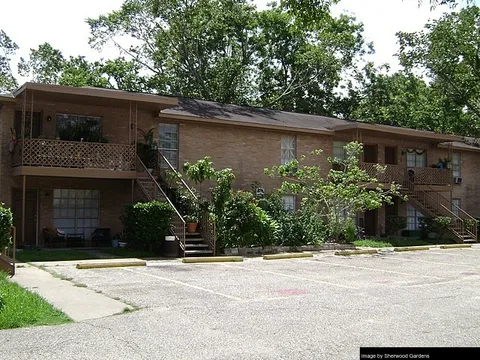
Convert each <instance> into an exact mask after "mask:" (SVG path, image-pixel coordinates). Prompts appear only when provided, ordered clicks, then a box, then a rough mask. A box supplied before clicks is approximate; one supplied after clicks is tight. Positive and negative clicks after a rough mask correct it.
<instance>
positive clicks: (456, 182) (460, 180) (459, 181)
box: [453, 177, 462, 184]
mask: <svg viewBox="0 0 480 360" xmlns="http://www.w3.org/2000/svg"><path fill="white" fill-rule="evenodd" d="M453 182H454V183H455V184H461V183H462V178H461V177H454V178H453Z"/></svg>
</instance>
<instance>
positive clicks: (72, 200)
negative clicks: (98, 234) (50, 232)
mask: <svg viewBox="0 0 480 360" xmlns="http://www.w3.org/2000/svg"><path fill="white" fill-rule="evenodd" d="M99 201H100V191H98V190H80V189H54V190H53V226H54V227H56V228H58V229H60V230H62V231H64V232H65V233H66V234H83V236H84V238H85V239H88V238H90V236H91V235H92V232H93V230H95V228H97V227H98V218H99V215H98V213H99V207H100V205H99Z"/></svg>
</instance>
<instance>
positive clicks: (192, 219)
mask: <svg viewBox="0 0 480 360" xmlns="http://www.w3.org/2000/svg"><path fill="white" fill-rule="evenodd" d="M185 222H186V223H187V232H189V233H194V232H196V231H197V227H198V216H197V215H185Z"/></svg>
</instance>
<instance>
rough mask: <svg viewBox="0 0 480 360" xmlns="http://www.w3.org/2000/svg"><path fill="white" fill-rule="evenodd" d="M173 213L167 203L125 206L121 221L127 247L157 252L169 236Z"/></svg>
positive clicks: (154, 202)
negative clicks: (166, 236)
mask: <svg viewBox="0 0 480 360" xmlns="http://www.w3.org/2000/svg"><path fill="white" fill-rule="evenodd" d="M173 211H174V210H173V208H172V207H171V206H170V205H169V204H168V203H162V202H158V201H152V202H148V203H136V204H134V205H127V206H126V207H125V212H124V214H123V215H122V217H121V220H122V224H123V227H124V231H125V238H126V241H127V244H128V246H129V247H133V248H137V249H143V250H149V251H159V250H160V249H161V245H162V243H163V240H164V239H165V235H168V234H169V230H170V228H171V217H172V214H173Z"/></svg>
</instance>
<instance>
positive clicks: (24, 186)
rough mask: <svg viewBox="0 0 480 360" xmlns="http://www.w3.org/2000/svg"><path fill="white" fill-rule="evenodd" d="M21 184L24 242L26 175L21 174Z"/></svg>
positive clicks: (23, 241) (23, 236) (23, 240)
mask: <svg viewBox="0 0 480 360" xmlns="http://www.w3.org/2000/svg"><path fill="white" fill-rule="evenodd" d="M22 180H23V186H22V244H25V201H26V195H27V176H26V175H23V179H22Z"/></svg>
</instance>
